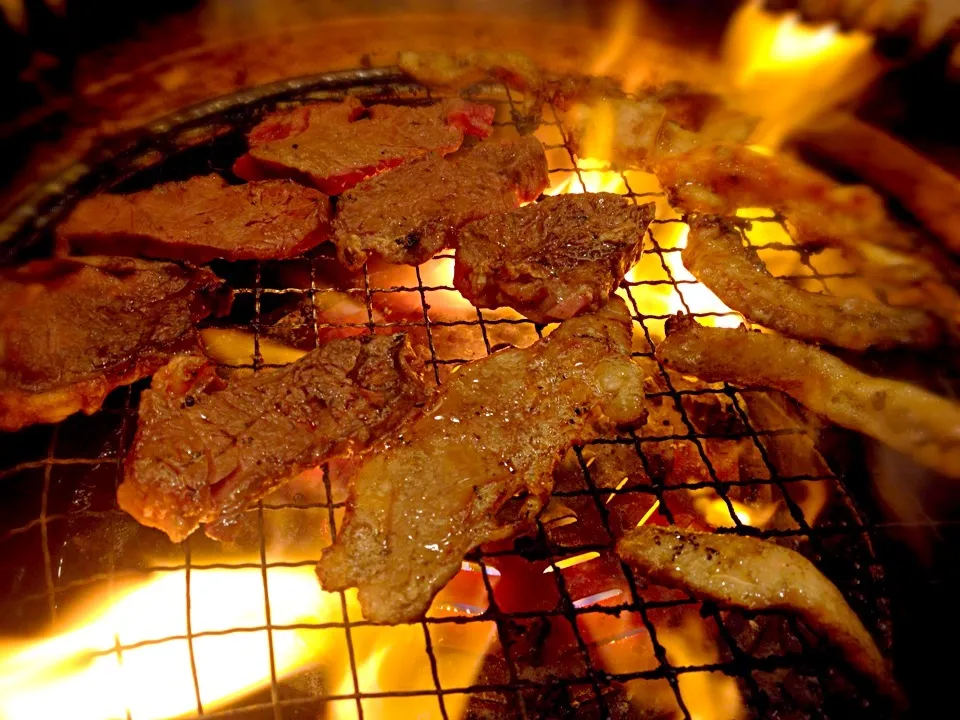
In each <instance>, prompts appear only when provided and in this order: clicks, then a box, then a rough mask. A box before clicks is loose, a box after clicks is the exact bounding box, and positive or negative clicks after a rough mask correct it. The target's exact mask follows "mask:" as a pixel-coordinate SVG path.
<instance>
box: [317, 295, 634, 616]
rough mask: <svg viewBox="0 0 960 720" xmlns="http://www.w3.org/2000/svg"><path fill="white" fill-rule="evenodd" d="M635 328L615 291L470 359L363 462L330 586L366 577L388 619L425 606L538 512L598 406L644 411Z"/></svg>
mask: <svg viewBox="0 0 960 720" xmlns="http://www.w3.org/2000/svg"><path fill="white" fill-rule="evenodd" d="M630 341H631V321H630V316H629V314H628V313H627V309H626V306H625V305H624V303H623V301H622V300H620V299H619V298H614V299H613V300H611V301H610V302H609V303H608V304H607V305H606V306H604V307H603V308H602V309H601V310H600V312H599V313H597V314H595V315H583V316H581V317H578V318H574V319H572V320H568V321H566V322H565V323H563V324H562V325H560V327H558V328H557V329H556V330H555V331H554V332H553V333H552V334H551V335H549V336H548V337H547V338H546V339H544V340H541V341H540V342H538V343H536V344H535V345H532V346H531V347H528V348H525V349H510V350H504V351H502V352H499V353H497V354H495V355H492V356H490V357H488V358H484V359H482V360H478V361H476V362H473V363H470V364H469V365H465V366H463V367H461V368H460V370H459V372H457V373H456V374H455V375H453V376H452V377H451V379H450V380H449V381H448V382H447V383H446V384H445V385H444V386H443V387H442V388H441V389H440V391H439V393H438V394H437V395H436V396H435V397H434V399H433V400H431V401H430V402H429V403H428V404H427V406H426V407H425V408H424V409H423V411H422V412H420V413H419V414H418V415H417V416H415V417H414V418H412V419H410V420H409V421H408V422H406V423H405V424H404V426H403V427H402V428H401V429H400V432H399V434H398V435H396V437H392V438H388V439H387V440H385V441H384V442H383V444H382V445H381V447H380V448H378V450H377V452H375V453H372V454H370V455H369V456H367V458H366V460H365V461H364V462H363V464H362V465H361V466H360V468H359V469H358V470H357V472H356V474H355V475H354V477H353V486H352V490H351V494H350V498H349V500H348V509H347V519H346V521H345V524H344V527H343V529H342V531H341V532H340V534H339V535H338V536H337V542H336V544H335V545H333V546H332V547H331V548H328V549H327V550H325V551H324V554H323V559H322V560H321V561H320V565H319V567H318V570H317V572H318V574H319V576H320V581H321V583H322V585H323V587H324V589H326V590H339V589H344V588H348V587H352V586H356V587H358V588H359V589H360V602H361V604H362V606H363V612H364V616H365V617H366V618H367V619H369V620H373V621H374V622H386V623H398V622H405V621H409V620H414V619H416V618H419V617H421V616H422V615H423V614H424V613H425V612H426V610H427V608H428V607H429V605H430V601H431V600H432V599H433V596H434V595H435V594H436V593H437V592H438V591H439V590H440V588H441V587H443V585H444V584H445V583H446V582H447V581H448V580H449V579H450V578H451V577H452V576H453V575H454V574H455V573H456V572H457V570H458V569H459V568H460V564H461V562H462V560H463V557H464V555H465V554H466V553H467V552H469V551H470V550H471V549H472V548H475V547H477V546H478V545H480V544H482V543H484V542H487V541H491V540H496V539H502V538H506V537H509V536H511V535H513V534H514V533H515V532H517V531H518V530H519V529H521V528H524V527H526V526H528V525H529V523H530V522H531V521H532V520H533V519H534V518H536V516H537V514H538V513H539V512H540V510H541V509H542V508H543V506H544V504H545V503H546V501H547V499H548V498H549V495H550V492H551V489H552V487H553V469H554V467H555V466H556V465H557V464H558V463H559V461H560V459H561V458H562V456H563V454H564V452H565V451H566V450H567V449H568V448H569V447H570V446H571V445H572V444H573V443H575V442H576V441H577V440H579V439H581V438H583V437H584V436H585V435H586V434H588V432H589V424H590V423H589V422H588V418H589V417H590V416H591V415H592V414H594V413H597V412H602V413H605V414H606V416H607V417H609V418H610V419H611V420H614V421H616V422H620V423H632V422H635V421H637V420H638V419H640V418H641V417H642V416H643V414H644V394H643V377H642V376H643V373H642V372H641V370H640V368H639V367H638V366H637V365H636V364H635V363H634V362H633V361H632V360H631V359H630Z"/></svg>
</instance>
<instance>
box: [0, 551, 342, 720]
mask: <svg viewBox="0 0 960 720" xmlns="http://www.w3.org/2000/svg"><path fill="white" fill-rule="evenodd" d="M267 580H268V581H267V587H268V588H269V598H270V609H271V623H272V624H273V625H290V624H296V623H304V622H312V623H318V622H331V621H339V619H340V596H339V595H336V594H331V593H324V592H323V591H322V590H321V589H320V586H319V584H318V583H317V579H316V576H315V575H314V573H313V568H312V567H306V568H272V569H270V571H269V573H268V579H267ZM187 597H188V596H187V575H186V573H185V572H183V571H180V572H167V573H158V574H156V575H153V576H151V577H149V578H147V579H146V580H144V581H142V582H140V583H137V584H133V585H131V586H130V587H128V588H127V589H125V590H123V591H121V592H119V593H118V595H117V597H116V598H114V599H112V600H111V599H108V598H106V597H102V598H99V599H98V600H99V602H98V603H97V607H96V609H95V610H94V611H93V612H91V613H90V614H89V615H88V616H86V617H84V618H81V619H80V620H79V621H77V622H76V623H75V624H74V625H73V626H72V627H71V628H70V629H69V630H66V631H64V632H62V633H60V634H58V635H55V636H53V637H51V638H49V639H47V640H43V641H40V642H36V643H32V644H29V645H26V646H25V647H21V648H17V647H12V648H8V651H7V652H6V653H5V659H4V660H3V661H2V663H0V717H3V718H5V719H6V720H20V719H21V718H24V719H26V718H30V719H33V718H72V719H73V720H86V719H87V718H89V719H90V720H100V719H102V718H118V717H127V716H128V713H129V716H131V717H134V718H137V720H142V719H144V718H146V719H150V718H167V717H176V716H178V715H182V714H185V713H194V712H197V710H198V697H197V694H198V690H197V687H195V686H194V682H193V675H192V673H191V649H190V645H189V643H188V642H187V640H186V637H187V604H186V603H187ZM189 597H190V629H191V631H192V632H193V633H201V636H200V637H197V638H194V639H193V661H194V662H195V663H196V671H197V678H198V680H199V683H198V684H199V696H200V702H201V703H202V706H203V707H204V709H210V708H214V707H217V706H220V705H223V704H224V703H227V702H229V701H230V700H231V699H234V698H236V697H238V696H240V695H243V694H244V693H247V692H250V691H251V690H254V689H256V688H258V687H261V686H263V685H265V684H266V683H268V682H269V680H270V663H269V652H268V644H267V643H268V638H267V633H266V630H265V629H263V628H265V626H266V615H265V610H266V594H265V592H264V577H263V574H262V572H261V570H260V569H257V568H254V569H248V568H242V569H231V570H225V569H217V570H193V571H192V572H191V574H190V595H189ZM234 628H244V629H249V630H247V631H242V632H232V633H229V634H224V635H202V633H204V632H210V631H217V630H228V629H234ZM163 638H178V639H174V640H166V641H163V642H159V643H156V644H146V645H143V646H140V647H134V648H132V649H125V650H123V651H122V652H114V651H112V650H113V649H114V648H115V647H117V646H118V645H133V644H136V643H140V642H145V641H150V640H159V639H163ZM272 645H273V658H274V668H275V672H276V674H277V676H278V677H282V676H284V675H286V674H288V673H290V672H291V671H293V670H294V669H296V668H299V667H301V666H303V665H304V664H306V663H309V662H310V661H311V660H316V659H319V658H320V657H322V655H323V653H324V647H322V646H315V645H311V644H310V643H308V642H305V640H304V636H303V634H298V633H295V632H290V631H283V632H279V631H277V632H273V633H272Z"/></svg>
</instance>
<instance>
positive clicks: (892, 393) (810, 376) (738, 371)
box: [657, 317, 960, 478]
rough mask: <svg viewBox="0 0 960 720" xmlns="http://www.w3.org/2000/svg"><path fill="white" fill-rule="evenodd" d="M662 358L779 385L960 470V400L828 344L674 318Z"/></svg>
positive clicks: (849, 424)
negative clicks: (878, 373) (889, 375)
mask: <svg viewBox="0 0 960 720" xmlns="http://www.w3.org/2000/svg"><path fill="white" fill-rule="evenodd" d="M657 358H658V359H659V360H660V361H661V362H662V363H664V364H665V365H667V366H668V367H670V368H673V369H675V370H678V371H679V372H682V373H687V374H689V375H696V376H697V377H699V378H700V379H701V380H705V381H707V382H721V381H727V382H731V383H734V384H737V385H741V386H761V387H768V388H773V389H775V390H779V391H781V392H783V393H786V394H787V395H789V396H791V397H792V398H793V399H794V400H796V401H797V402H799V403H800V404H801V405H804V406H806V407H808V408H809V409H810V410H812V411H813V412H815V413H817V414H819V415H822V416H824V417H826V418H827V419H828V420H830V421H831V422H833V423H836V424H837V425H841V426H843V427H846V428H849V429H851V430H856V431H857V432H862V433H863V434H864V435H869V436H870V437H873V438H875V439H877V440H879V441H880V442H883V443H886V444H887V445H889V446H890V447H892V448H895V449H896V450H899V451H900V452H902V453H905V454H907V455H910V456H911V457H913V459H914V460H916V461H917V462H919V463H921V464H923V465H926V466H927V467H929V468H932V469H934V470H936V471H937V472H940V473H943V474H944V475H948V476H950V477H954V478H960V405H958V404H957V403H955V402H952V401H951V400H947V399H946V398H942V397H938V396H936V395H934V394H932V393H929V392H927V391H926V390H923V389H921V388H919V387H915V386H913V385H910V384H908V383H905V382H901V381H899V380H888V379H886V378H878V377H874V376H871V375H867V374H866V373H863V372H861V371H859V370H857V369H856V368H854V367H851V366H850V365H847V364H846V363H845V362H843V361H842V360H840V359H838V358H836V357H834V356H833V355H830V354H829V353H827V352H826V351H824V350H821V349H820V348H817V347H814V346H812V345H807V344H805V343H802V342H800V341H798V340H790V339H788V338H784V337H780V336H778V335H770V334H766V333H757V332H746V331H745V330H743V329H737V330H730V329H725V328H707V327H702V326H700V325H698V324H697V323H696V322H695V321H693V320H692V318H689V317H683V318H679V322H670V321H668V325H667V337H666V339H665V340H664V341H663V342H661V343H660V345H659V346H658V347H657Z"/></svg>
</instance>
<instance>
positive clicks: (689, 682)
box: [657, 615, 745, 720]
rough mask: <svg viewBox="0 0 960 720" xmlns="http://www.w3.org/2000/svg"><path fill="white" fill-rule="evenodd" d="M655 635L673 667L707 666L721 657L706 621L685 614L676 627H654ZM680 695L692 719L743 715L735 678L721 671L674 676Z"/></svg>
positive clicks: (729, 719)
mask: <svg viewBox="0 0 960 720" xmlns="http://www.w3.org/2000/svg"><path fill="white" fill-rule="evenodd" d="M657 638H658V639H659V640H660V642H661V643H662V644H663V647H664V649H665V650H666V651H667V659H668V660H669V661H670V664H671V665H673V666H674V667H678V668H683V667H692V666H699V665H709V664H712V663H716V662H718V661H719V660H720V653H719V651H718V650H717V643H716V641H715V639H714V638H712V637H711V636H710V632H709V631H708V628H707V625H706V622H705V621H704V620H703V619H702V618H700V617H699V616H696V615H686V616H685V617H684V618H683V620H682V622H681V623H680V625H679V626H678V627H666V628H662V629H658V630H657ZM677 681H678V682H679V684H680V695H681V697H682V698H683V701H684V704H685V705H686V706H687V710H688V711H689V713H690V717H691V718H693V720H737V718H741V717H744V716H745V712H744V706H743V697H742V696H741V694H740V688H739V687H738V686H737V681H736V680H735V679H734V678H732V677H729V676H727V675H724V674H723V673H722V672H709V671H696V672H684V673H680V674H679V675H677Z"/></svg>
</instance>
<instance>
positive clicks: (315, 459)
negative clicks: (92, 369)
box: [117, 335, 424, 542]
mask: <svg viewBox="0 0 960 720" xmlns="http://www.w3.org/2000/svg"><path fill="white" fill-rule="evenodd" d="M423 399H424V387H423V384H422V383H421V381H420V377H419V364H418V362H417V360H416V356H415V355H414V353H413V351H412V350H411V349H410V346H409V344H408V343H407V341H406V338H405V337H404V336H403V335H390V336H375V337H364V338H349V339H343V340H333V341H331V342H329V343H326V344H325V345H321V346H320V347H319V348H317V349H316V350H314V351H312V352H310V353H309V354H307V355H305V356H304V357H303V358H301V359H300V360H298V361H296V362H294V363H291V364H290V365H286V366H284V367H282V368H280V369H277V370H274V371H271V372H262V373H259V374H256V375H252V376H248V377H245V378H237V379H234V380H233V381H231V382H229V383H224V381H222V380H220V379H219V378H218V377H217V376H216V374H215V370H214V366H213V365H212V364H211V363H209V361H207V360H206V359H205V358H198V357H189V356H188V357H179V358H176V359H174V360H173V361H172V362H171V363H170V364H169V365H168V366H167V367H165V368H164V369H163V370H161V371H160V372H158V373H157V374H156V376H155V377H154V379H153V384H152V386H151V388H150V390H148V391H146V392H144V394H143V397H142V399H141V401H140V420H139V423H138V426H137V435H136V437H135V439H134V442H133V447H132V448H131V449H130V454H129V456H128V458H127V462H126V466H125V476H124V481H123V484H122V485H121V486H120V488H119V489H118V491H117V499H118V500H119V502H120V507H121V508H123V509H124V510H126V511H127V512H128V513H130V514H131V515H133V516H134V517H135V518H136V519H137V520H138V521H139V522H141V523H143V524H144V525H149V526H150V527H155V528H158V529H160V530H163V531H164V532H165V533H166V534H167V535H168V536H169V537H170V539H171V540H173V541H174V542H179V541H180V540H183V539H184V538H185V537H187V536H188V535H189V534H190V533H192V532H193V531H194V530H196V529H197V527H198V526H199V525H200V523H213V524H214V528H213V532H214V533H215V532H216V531H217V529H227V528H229V526H230V525H231V524H232V523H234V522H236V520H237V516H238V515H239V514H240V513H241V512H242V511H243V510H245V509H246V508H247V507H249V506H250V505H251V504H252V503H254V502H255V501H257V500H258V499H260V498H261V497H263V496H264V495H266V494H267V493H268V492H270V491H271V490H272V489H273V488H275V487H277V485H279V484H281V483H282V482H284V481H286V480H288V479H289V478H291V477H293V476H294V475H296V474H297V473H299V472H302V471H303V470H306V469H308V468H312V467H315V466H317V465H319V464H320V463H322V462H324V461H326V460H329V459H330V458H333V457H337V456H344V455H349V454H351V453H352V452H354V451H358V450H362V449H363V448H365V447H367V445H369V444H370V443H371V442H373V441H374V440H375V439H377V438H378V437H379V436H381V435H382V434H384V433H386V432H388V431H390V430H392V429H393V428H394V427H395V426H396V425H397V424H398V423H399V421H400V420H401V419H402V418H403V417H404V416H405V415H406V414H407V413H408V412H410V410H411V409H412V408H413V407H414V406H415V405H416V404H417V403H421V402H423Z"/></svg>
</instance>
